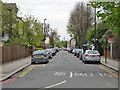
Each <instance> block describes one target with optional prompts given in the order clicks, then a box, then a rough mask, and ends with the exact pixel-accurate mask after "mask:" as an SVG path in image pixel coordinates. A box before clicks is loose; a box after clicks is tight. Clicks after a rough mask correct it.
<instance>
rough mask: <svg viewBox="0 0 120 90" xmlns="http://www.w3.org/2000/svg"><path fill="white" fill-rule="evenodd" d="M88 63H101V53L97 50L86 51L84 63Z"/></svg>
mask: <svg viewBox="0 0 120 90" xmlns="http://www.w3.org/2000/svg"><path fill="white" fill-rule="evenodd" d="M87 61H90V62H98V63H100V53H99V52H98V51H97V50H86V51H85V53H84V54H83V62H84V63H86V62H87Z"/></svg>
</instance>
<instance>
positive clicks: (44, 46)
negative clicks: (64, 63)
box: [43, 19, 47, 48]
mask: <svg viewBox="0 0 120 90" xmlns="http://www.w3.org/2000/svg"><path fill="white" fill-rule="evenodd" d="M45 20H47V19H44V27H43V33H44V48H45V37H46V31H45V27H46V26H45Z"/></svg>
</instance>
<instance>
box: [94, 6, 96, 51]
mask: <svg viewBox="0 0 120 90" xmlns="http://www.w3.org/2000/svg"><path fill="white" fill-rule="evenodd" d="M94 13H95V16H94V20H95V21H94V22H95V30H94V32H95V41H94V43H95V49H96V7H95V12H94Z"/></svg>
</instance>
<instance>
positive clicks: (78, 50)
mask: <svg viewBox="0 0 120 90" xmlns="http://www.w3.org/2000/svg"><path fill="white" fill-rule="evenodd" d="M81 52H82V49H76V51H75V56H77V58H78V57H79V55H80V53H81Z"/></svg>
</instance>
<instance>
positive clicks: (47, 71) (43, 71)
mask: <svg viewBox="0 0 120 90" xmlns="http://www.w3.org/2000/svg"><path fill="white" fill-rule="evenodd" d="M2 87H3V88H38V89H40V88H118V79H117V77H116V73H115V72H114V71H111V70H110V69H109V68H107V67H104V66H102V65H101V64H84V63H83V62H81V60H80V59H78V58H76V57H75V56H74V55H73V54H70V53H68V52H65V51H60V52H58V53H57V55H56V56H54V57H53V59H50V62H49V63H48V64H32V65H30V66H28V67H27V68H25V69H24V70H22V71H20V72H19V73H17V74H15V75H14V76H12V77H11V78H10V79H8V80H6V81H4V82H2Z"/></svg>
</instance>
